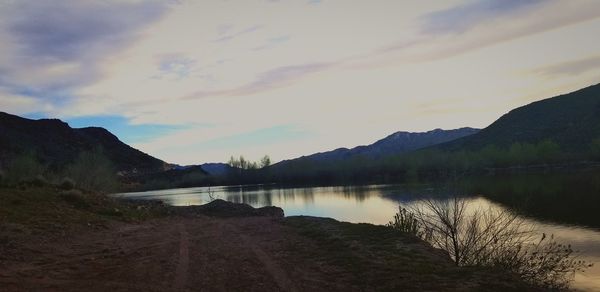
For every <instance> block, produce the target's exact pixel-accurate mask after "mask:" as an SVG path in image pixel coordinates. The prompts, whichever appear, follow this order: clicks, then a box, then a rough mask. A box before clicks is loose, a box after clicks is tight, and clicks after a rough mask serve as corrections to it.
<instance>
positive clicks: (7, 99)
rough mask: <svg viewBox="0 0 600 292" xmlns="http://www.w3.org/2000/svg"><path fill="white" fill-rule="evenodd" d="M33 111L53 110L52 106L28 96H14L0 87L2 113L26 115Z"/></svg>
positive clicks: (0, 109)
mask: <svg viewBox="0 0 600 292" xmlns="http://www.w3.org/2000/svg"><path fill="white" fill-rule="evenodd" d="M32 109H38V110H46V111H48V110H51V109H52V106H51V105H49V104H47V103H43V102H40V101H38V100H37V99H36V98H33V97H31V96H26V95H19V94H13V93H11V92H9V91H8V90H6V89H3V88H1V87H0V111H4V112H9V113H11V114H25V113H29V112H31V110H32Z"/></svg>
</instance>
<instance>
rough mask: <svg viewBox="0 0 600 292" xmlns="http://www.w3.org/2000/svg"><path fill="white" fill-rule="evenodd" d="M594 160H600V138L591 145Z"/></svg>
mask: <svg viewBox="0 0 600 292" xmlns="http://www.w3.org/2000/svg"><path fill="white" fill-rule="evenodd" d="M590 151H591V154H592V158H594V159H600V138H596V139H594V140H593V141H592V143H591V144H590Z"/></svg>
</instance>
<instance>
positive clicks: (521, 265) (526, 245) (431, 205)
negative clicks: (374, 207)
mask: <svg viewBox="0 0 600 292" xmlns="http://www.w3.org/2000/svg"><path fill="white" fill-rule="evenodd" d="M403 210H404V211H403ZM396 216H397V218H398V220H400V221H399V222H400V223H401V224H399V225H395V224H392V225H391V226H392V227H394V228H396V229H399V230H401V231H403V230H409V231H410V233H413V234H418V235H419V236H420V237H421V238H423V239H424V240H425V241H427V242H429V243H430V244H431V245H432V246H434V247H437V248H440V249H442V250H445V251H446V252H448V254H449V256H450V257H451V258H452V260H453V261H454V263H455V264H456V265H457V266H490V267H500V268H503V269H505V270H508V271H511V272H514V273H515V274H517V275H519V276H520V277H521V278H522V279H523V280H524V281H526V282H528V283H531V284H533V285H536V286H540V287H544V288H551V289H564V288H567V287H568V285H569V283H570V282H571V281H572V279H573V277H574V275H575V272H577V271H583V270H584V269H585V268H587V267H590V266H591V264H589V263H586V262H585V261H581V260H578V259H577V257H576V253H575V252H574V251H573V249H572V248H571V246H570V245H564V244H561V243H558V242H556V241H555V240H554V237H553V236H550V237H549V238H548V237H547V236H546V235H545V234H544V235H542V238H541V240H535V238H536V233H535V230H534V228H533V227H532V226H529V225H528V224H526V223H525V221H524V220H523V219H522V218H521V217H519V216H517V214H515V213H513V212H510V211H508V210H506V209H505V210H498V209H492V208H488V209H487V210H482V209H478V208H472V209H471V210H469V209H468V208H467V202H466V201H465V200H464V199H459V198H453V199H449V200H426V201H424V203H423V205H422V206H421V207H415V208H412V209H411V211H407V210H406V209H402V208H401V209H400V213H399V214H397V215H396ZM403 218H404V219H403ZM406 218H414V220H416V226H413V224H412V223H411V224H407V223H402V222H406ZM395 220H396V219H395ZM397 226H398V227H397ZM407 227H410V229H407ZM415 229H416V230H417V231H416V232H415V231H414V230H415Z"/></svg>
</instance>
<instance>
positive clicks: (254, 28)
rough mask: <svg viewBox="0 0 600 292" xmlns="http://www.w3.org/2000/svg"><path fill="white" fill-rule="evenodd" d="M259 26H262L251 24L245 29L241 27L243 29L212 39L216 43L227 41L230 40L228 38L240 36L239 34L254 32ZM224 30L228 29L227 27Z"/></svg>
mask: <svg viewBox="0 0 600 292" xmlns="http://www.w3.org/2000/svg"><path fill="white" fill-rule="evenodd" d="M261 28H262V27H261V26H260V25H253V26H250V27H248V28H245V29H243V30H240V31H238V32H235V33H231V34H226V35H224V36H221V37H219V38H217V39H215V40H213V42H216V43H221V42H228V41H230V40H233V39H235V38H238V37H241V36H243V35H246V34H249V33H252V32H255V31H257V30H259V29H261ZM226 31H229V29H227V30H226ZM226 31H225V32H226Z"/></svg>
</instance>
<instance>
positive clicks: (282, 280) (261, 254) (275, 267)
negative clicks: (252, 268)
mask: <svg viewBox="0 0 600 292" xmlns="http://www.w3.org/2000/svg"><path fill="white" fill-rule="evenodd" d="M219 225H221V227H222V228H223V227H224V228H226V229H229V231H230V232H232V233H233V234H235V235H237V236H238V237H239V238H240V239H241V240H242V241H243V243H244V244H245V245H246V246H247V247H249V248H250V250H251V251H252V252H253V253H254V254H255V255H256V257H257V259H258V260H259V261H260V262H261V263H262V264H263V265H264V267H265V269H266V270H267V272H268V273H269V274H270V275H271V277H272V278H273V280H275V283H277V286H279V289H281V290H282V291H293V292H295V291H300V290H299V289H298V288H297V287H296V285H294V282H293V281H292V280H291V278H290V277H289V276H288V274H287V273H286V272H285V270H284V269H283V268H282V267H281V266H280V265H279V264H278V263H277V261H275V260H274V259H273V258H272V257H271V256H270V255H269V254H268V253H267V252H265V250H263V249H262V248H261V247H260V246H259V245H258V242H257V241H256V240H254V239H252V238H251V237H249V236H246V235H244V233H243V232H240V230H239V229H238V228H237V227H235V226H233V225H231V224H227V223H221V224H219Z"/></svg>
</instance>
